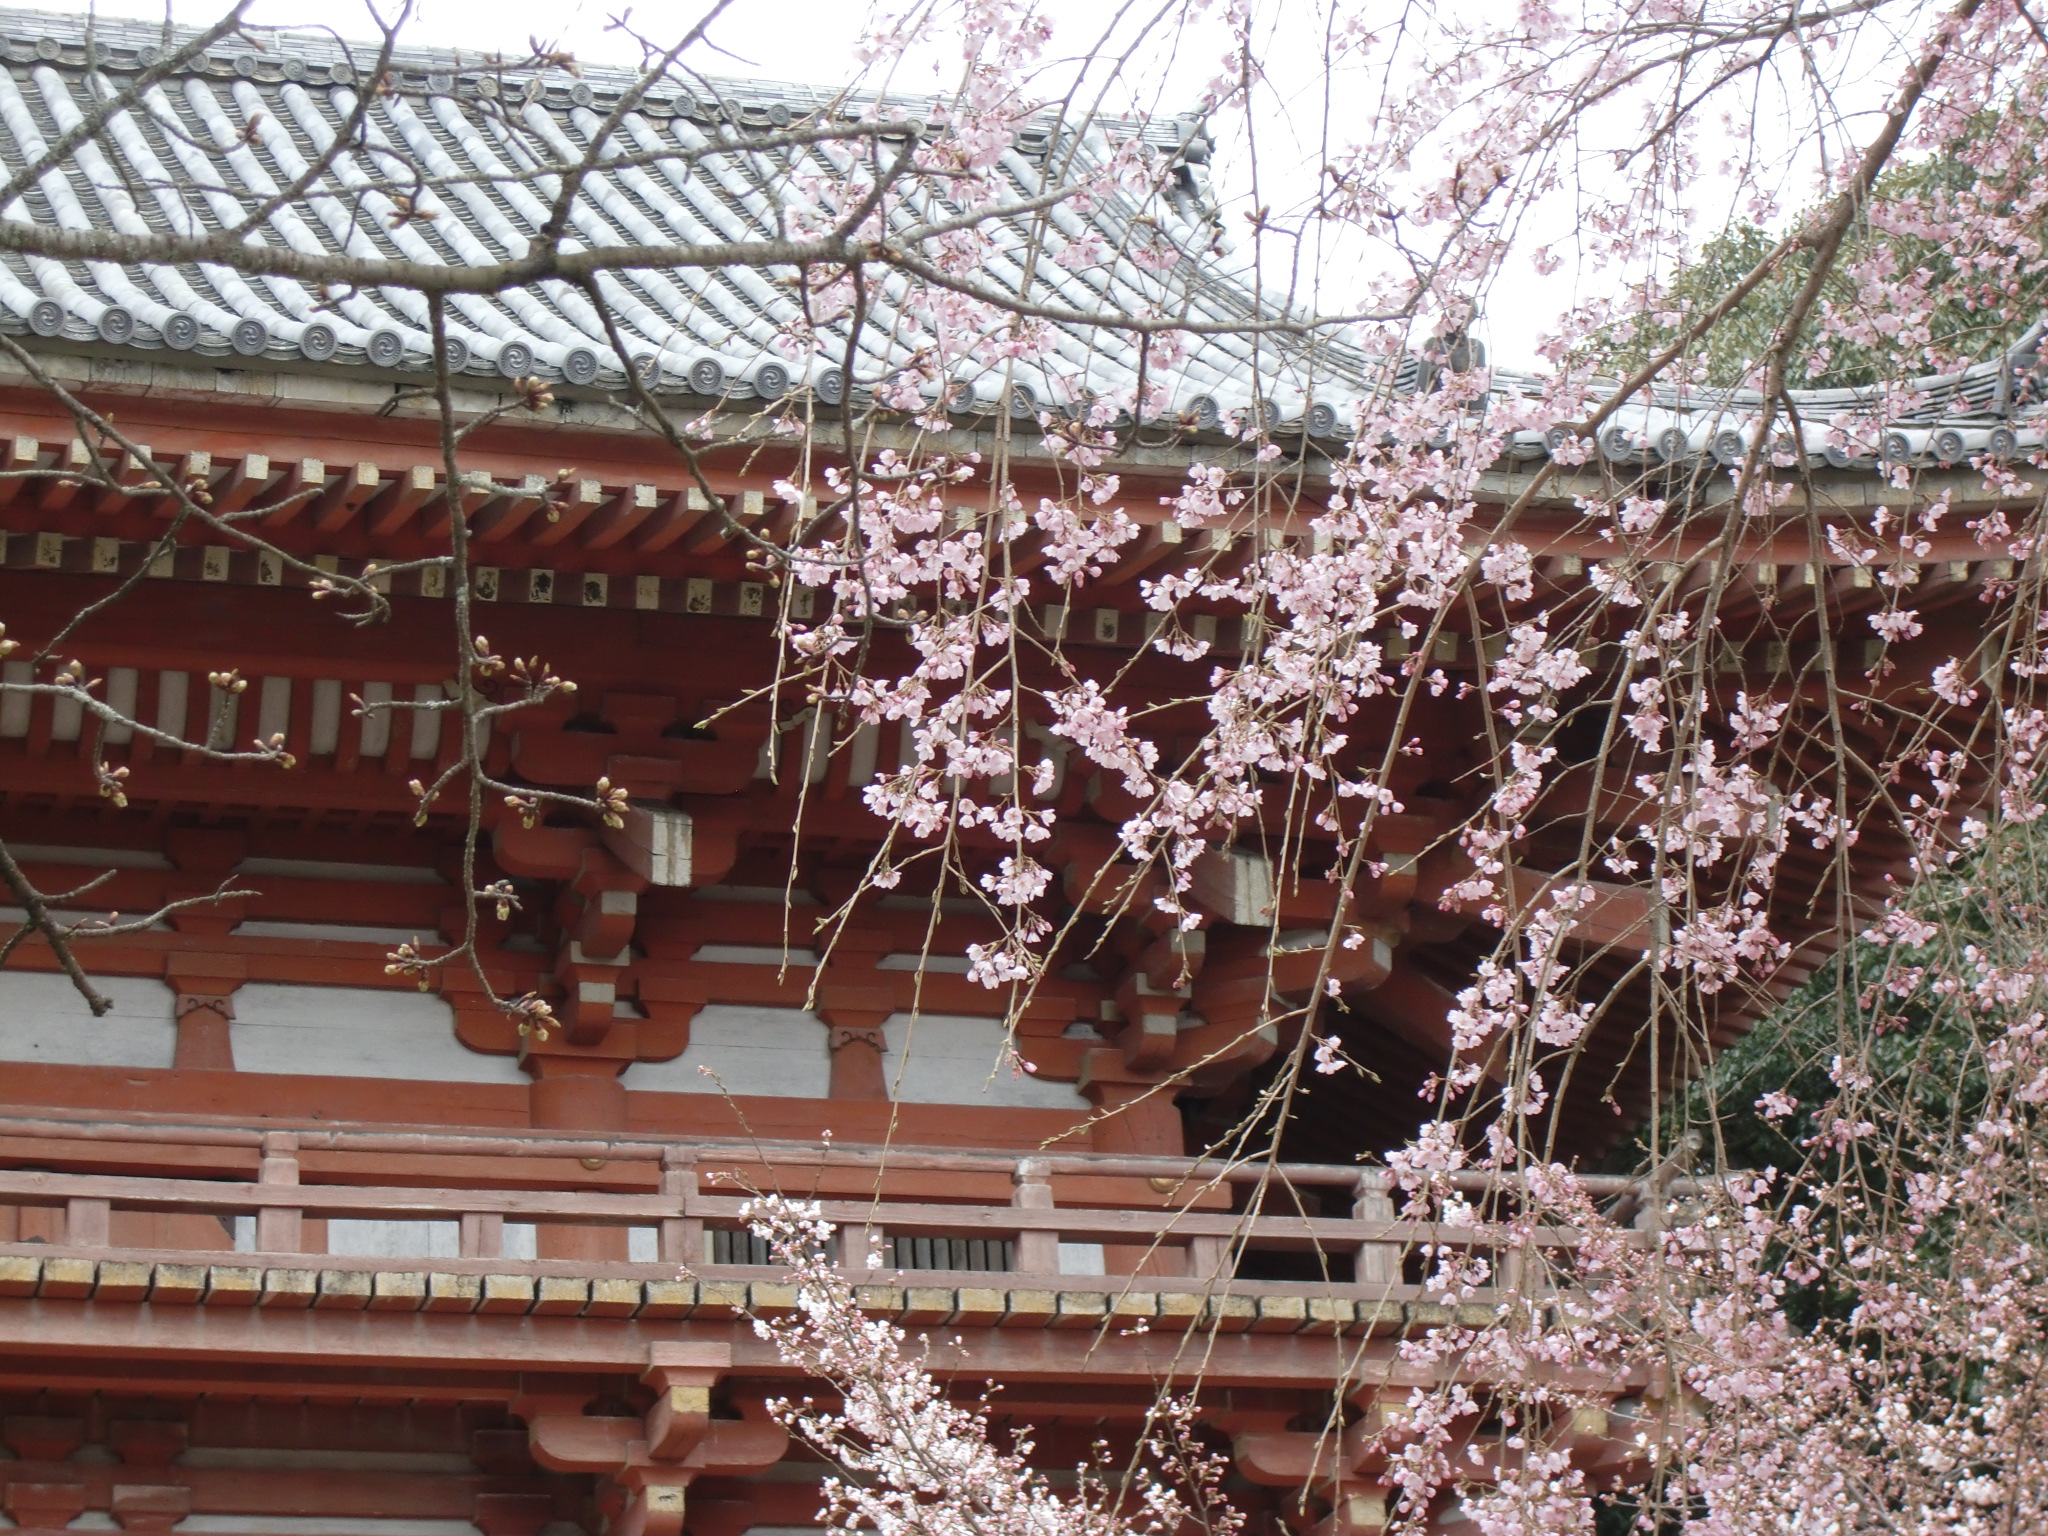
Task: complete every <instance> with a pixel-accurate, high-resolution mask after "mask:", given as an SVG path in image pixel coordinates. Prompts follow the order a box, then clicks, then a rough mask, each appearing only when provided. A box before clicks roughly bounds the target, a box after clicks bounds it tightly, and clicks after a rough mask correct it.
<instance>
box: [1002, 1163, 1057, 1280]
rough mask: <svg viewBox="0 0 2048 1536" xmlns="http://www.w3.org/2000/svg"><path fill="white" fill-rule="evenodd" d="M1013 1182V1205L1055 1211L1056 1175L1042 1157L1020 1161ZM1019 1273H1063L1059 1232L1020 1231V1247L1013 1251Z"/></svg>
mask: <svg viewBox="0 0 2048 1536" xmlns="http://www.w3.org/2000/svg"><path fill="white" fill-rule="evenodd" d="M1010 1182H1011V1183H1012V1184H1013V1185H1015V1188H1014V1189H1013V1190H1012V1192H1011V1194H1010V1204H1011V1205H1013V1206H1016V1207H1017V1208H1018V1209H1020V1210H1026V1211H1049V1210H1051V1209H1052V1174H1051V1173H1050V1172H1049V1171H1048V1170H1047V1168H1046V1165H1045V1162H1044V1160H1043V1159H1041V1158H1036V1157H1025V1158H1019V1159H1018V1160H1017V1166H1016V1168H1015V1169H1013V1170H1012V1171H1011V1174H1010ZM1012 1252H1013V1253H1014V1255H1015V1257H1014V1258H1013V1259H1012V1262H1013V1263H1014V1264H1015V1265H1016V1268H1017V1273H1019V1274H1023V1275H1056V1274H1058V1273H1059V1270H1060V1235H1059V1233H1057V1232H1043V1231H1034V1230H1031V1229H1029V1228H1024V1229H1020V1230H1019V1231H1018V1233H1017V1246H1016V1247H1015V1249H1013V1250H1012Z"/></svg>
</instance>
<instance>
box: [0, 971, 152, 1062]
mask: <svg viewBox="0 0 2048 1536" xmlns="http://www.w3.org/2000/svg"><path fill="white" fill-rule="evenodd" d="M87 958H88V959H90V957H89V956H88V957H87ZM93 986H94V987H95V988H97V989H98V990H99V992H100V994H101V995H102V996H104V997H106V998H107V999H109V1000H110V1001H111V1002H112V1003H113V1005H114V1009H113V1012H111V1013H108V1014H105V1015H103V1016H101V1017H100V1018H97V1019H96V1018H94V1017H93V1016H92V1010H90V1009H89V1008H87V1007H86V1006H85V999H84V998H82V997H80V996H79V995H78V990H77V988H75V987H73V986H72V985H71V978H70V977H68V976H61V975H56V974H45V973H43V972H40V971H15V970H7V971H0V1061H48V1062H58V1063H62V1064H64V1065H66V1066H82V1067H168V1066H169V1065H170V1064H171V1055H172V1053H173V1052H174V1051H176V1049H177V1046H178V1028H177V1025H176V1024H175V1023H173V1022H172V1020H171V1002H172V998H171V989H170V988H169V987H167V986H165V985H164V984H163V983H162V982H161V981H151V980H148V979H146V978H142V977H134V976H95V977H94V978H93Z"/></svg>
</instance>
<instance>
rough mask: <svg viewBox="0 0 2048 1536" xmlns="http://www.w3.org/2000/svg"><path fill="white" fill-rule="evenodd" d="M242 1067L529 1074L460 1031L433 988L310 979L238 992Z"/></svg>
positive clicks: (447, 1078) (420, 1075)
mask: <svg viewBox="0 0 2048 1536" xmlns="http://www.w3.org/2000/svg"><path fill="white" fill-rule="evenodd" d="M231 1034H232V1037H233V1040H234V1047H235V1067H236V1070H238V1071H242V1072H278V1073H288V1074H292V1075H296V1076H310V1077H329V1076H331V1077H391V1078H402V1079H406V1080H409V1081H412V1082H426V1083H504V1084H508V1085H517V1086H524V1085H525V1083H526V1081H527V1078H526V1074H525V1073H524V1072H521V1071H520V1070H519V1065H518V1063H517V1061H516V1060H514V1058H512V1057H510V1056H486V1055H484V1054H483V1053H482V1052H480V1051H472V1050H471V1049H469V1047H468V1046H466V1045H464V1044H463V1043H462V1042H461V1041H460V1040H458V1039H456V1038H455V1011H454V1009H452V1008H450V1007H449V1006H448V1005H447V1004H446V1003H445V1002H443V1001H442V1000H441V999H440V998H438V997H436V996H434V995H433V994H432V993H429V992H411V991H407V992H399V991H383V990H380V989H377V988H369V987H302V986H287V985H285V984H283V983H280V982H258V981H252V982H250V983H249V984H248V985H247V986H245V987H243V988H242V989H241V990H240V991H239V992H237V993H236V994H235V1023H234V1028H233V1030H232V1031H231Z"/></svg>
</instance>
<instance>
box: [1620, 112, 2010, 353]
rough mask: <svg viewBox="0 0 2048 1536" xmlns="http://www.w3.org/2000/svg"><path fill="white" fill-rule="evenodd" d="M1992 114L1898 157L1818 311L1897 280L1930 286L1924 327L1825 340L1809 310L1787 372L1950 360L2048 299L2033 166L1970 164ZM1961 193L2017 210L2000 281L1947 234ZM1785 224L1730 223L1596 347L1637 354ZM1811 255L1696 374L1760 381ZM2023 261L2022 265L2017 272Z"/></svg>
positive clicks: (1797, 258)
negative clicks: (1982, 168) (1916, 156)
mask: <svg viewBox="0 0 2048 1536" xmlns="http://www.w3.org/2000/svg"><path fill="white" fill-rule="evenodd" d="M1988 126H1989V125H1988V124H1981V125H1978V126H1977V127H1976V128H1973V129H1972V131H1971V132H1970V133H1968V134H1965V135H1963V136H1962V137H1960V138H1959V139H1958V140H1957V141H1956V145H1955V148H1954V149H1953V150H1952V151H1951V152H1950V153H1948V154H1945V155H1941V156H1938V157H1934V158H1930V159H1927V160H1922V161H1919V162H1916V163H1914V164H1909V165H1902V166H1900V167H1898V168H1896V169H1895V170H1893V171H1891V172H1889V173H1887V174H1886V175H1885V176H1883V177H1881V178H1880V179H1879V180H1878V183H1877V189H1876V194H1875V196H1874V197H1873V198H1872V200H1871V202H1870V204H1869V206H1868V207H1866V208H1865V209H1864V211H1863V213H1862V215H1861V216H1860V217H1859V218H1858V219H1857V222H1856V224H1855V227H1854V228H1853V229H1852V230H1851V231H1850V234H1849V237H1848V239H1847V241H1846V243H1845V245H1844V249H1843V252H1842V257H1841V260H1840V261H1839V262H1838V263H1837V264H1836V265H1835V267H1834V268H1833V269H1832V271H1831V272H1830V273H1829V275H1828V277H1827V279H1826V280H1825V282H1824V284H1823V287H1822V290H1821V299H1820V305H1819V311H1820V313H1821V314H1835V315H1840V316H1849V317H1854V316H1856V315H1857V314H1859V313H1862V314H1864V315H1866V316H1870V317H1877V316H1881V315H1883V314H1884V313H1886V312H1887V311H1888V310H1889V308H1890V307H1891V306H1892V297H1893V292H1892V291H1893V290H1895V289H1897V288H1900V287H1902V286H1903V287H1911V288H1916V289H1918V288H1924V289H1926V290H1928V291H1931V292H1932V293H1934V294H1935V295H1936V302H1935V304H1934V306H1933V310H1932V315H1931V323H1930V324H1929V325H1928V327H1927V330H1926V332H1925V334H1924V335H1922V336H1918V337H1911V338H1901V337H1899V336H1897V335H1896V334H1891V333H1887V332H1885V331H1883V330H1880V332H1879V334H1878V335H1877V337H1876V338H1874V339H1873V340H1872V341H1870V342H1858V341H1853V340H1847V339H1844V338H1842V337H1841V336H1839V335H1837V336H1834V337H1831V338H1828V339H1825V340H1824V339H1822V332H1821V328H1820V327H1819V326H1818V325H1816V324H1815V323H1813V322H1812V321H1809V323H1808V324H1807V325H1806V326H1805V327H1803V328H1802V331H1801V334H1800V336H1799V338H1798V340H1797V342H1796V344H1795V345H1794V347H1793V349H1792V351H1791V354H1790V358H1789V362H1790V367H1789V370H1788V379H1789V382H1791V383H1793V384H1795V385H1813V386H1830V387H1832V386H1853V385H1864V384H1874V383H1877V382H1879V381H1880V380H1883V379H1888V378H1892V379H1895V378H1902V377H1911V376H1913V375H1917V374H1924V373H1929V372H1941V371H1945V370H1946V369H1948V368H1950V367H1952V366H1953V365H1954V364H1955V362H1956V360H1957V359H1969V358H1979V357H1984V356H1987V355H1990V354H1992V353H1995V352H1997V351H1999V350H2001V349H2003V348H2005V347H2009V346H2010V345H2012V344H2013V343H2014V342H2015V341H2017V340H2018V339H2019V338H2020V336H2021V335H2022V333H2023V332H2025V330H2026V329H2027V327H2028V326H2030V325H2031V324H2033V322H2034V320H2035V319H2036V318H2037V317H2038V316H2039V315H2040V314H2041V312H2042V309H2043V307H2044V305H2048V263H2044V262H2043V261H2042V260H2041V259H2040V256H2039V254H2038V246H2039V245H2041V244H2048V210H2042V209H2034V208H2033V207H2032V200H2031V198H2028V197H2026V194H2027V193H2028V192H2029V191H2030V180H2031V178H2028V177H2025V176H2023V175H2021V174H2020V173H2017V172H2014V173H2008V174H2007V175H2005V176H2000V177H1992V176H1986V175H1983V174H1980V173H1979V172H1978V171H1977V170H1975V169H1974V168H1973V167H1972V165H1971V164H1970V162H1969V157H1968V150H1969V148H1970V146H1971V145H1972V144H1973V143H1974V142H1977V141H1979V140H1981V139H1982V138H1983V137H1984V136H1985V132H1986V130H1987V129H1988ZM2029 169H2034V167H2029ZM1959 199H1961V200H1967V201H1969V202H1971V203H1972V205H1973V207H1974V206H1975V205H1978V204H1980V203H1981V202H1988V203H1989V204H1990V207H1991V209H1992V210H1993V211H1995V212H1997V213H2002V214H2004V215H2007V216H2013V217H2015V218H2016V220H2017V222H2016V227H2015V228H2014V230H2013V231H2011V233H2010V236H2004V237H2002V238H2001V246H2002V247H2003V249H2002V251H2001V254H2002V256H2003V258H2004V260H2003V261H2002V262H2001V263H2000V266H1999V271H2000V281H1999V282H1995V283H1994V282H1987V281H1980V280H1978V277H1977V274H1978V273H1979V272H1980V271H1981V270H1982V261H1981V253H1977V252H1974V251H1964V250H1961V249H1960V248H1959V247H1958V246H1957V244H1956V242H1955V240H1954V239H1952V238H1948V237H1947V236H1946V234H1944V233H1943V232H1944V231H1945V230H1947V229H1948V228H1950V226H1951V225H1953V227H1955V228H1957V229H1960V228H1962V227H1964V226H1965V222H1966V221H1964V220H1963V219H1962V218H1961V217H1960V216H1959V215H1958V213H1957V203H1958V200H1959ZM2023 199H2024V200H2023ZM1817 216H1818V213H1817V210H1813V209H1809V210H1807V211H1806V212H1805V213H1803V214H1801V215H1800V218H1799V219H1798V220H1795V221H1793V224H1792V225H1791V226H1789V227H1792V228H1797V227H1798V225H1799V223H1800V222H1801V221H1804V220H1808V219H1812V218H1815V217H1817ZM1980 217H1981V215H1980V214H1978V213H1975V212H1973V213H1972V215H1971V220H1970V221H1968V222H1969V224H1970V227H1972V228H1973V229H1974V228H1976V227H1977V225H1976V223H1975V221H1976V220H1977V219H1978V218H1980ZM1783 233H1784V232H1783V231H1776V232H1774V231H1772V230H1769V229H1766V228H1764V227H1763V226H1761V225H1758V224H1754V223H1750V222H1748V221H1744V220H1738V221H1736V222H1735V223H1733V224H1730V225H1729V226H1728V227H1727V228H1726V229H1724V230H1722V231H1721V232H1719V233H1718V234H1716V235H1714V236H1713V237H1711V238H1710V239H1708V240H1707V241H1706V242H1705V243H1704V244H1703V245H1702V246H1701V247H1700V250H1699V253H1698V254H1697V255H1696V256H1695V257H1694V258H1693V259H1692V260H1691V261H1689V262H1688V263H1686V264H1685V265H1684V266H1683V267H1682V268H1681V269H1680V270H1679V271H1678V273H1677V274H1676V275H1675V276H1674V277H1673V278H1672V279H1671V280H1670V281H1669V282H1668V283H1667V284H1665V285H1664V286H1663V287H1662V288H1661V290H1658V291H1656V292H1654V293H1653V294H1651V295H1650V296H1649V302H1647V303H1645V304H1644V305H1643V306H1642V308H1641V310H1640V311H1639V314H1638V315H1637V316H1636V317H1632V318H1631V319H1628V320H1625V321H1617V322H1616V323H1615V324H1614V325H1613V326H1611V327H1609V328H1608V330H1607V331H1606V332H1605V333H1603V335H1602V337H1601V339H1600V342H1599V343H1598V344H1597V345H1596V346H1595V347H1594V348H1592V349H1590V350H1591V351H1592V352H1593V354H1594V355H1595V356H1596V358H1597V359H1598V360H1599V361H1600V362H1601V363H1602V364H1603V365H1605V366H1609V367H1612V368H1613V369H1614V370H1615V371H1617V372H1626V371H1629V370H1631V369H1633V368H1636V367H1638V366H1640V365H1641V364H1642V363H1643V361H1644V360H1645V359H1647V358H1649V357H1650V356H1652V355H1654V354H1656V353H1658V352H1660V351H1661V350H1663V349H1664V348H1666V347H1668V346H1669V345H1670V344H1671V342H1672V340H1673V339H1674V338H1675V337H1677V336H1678V335H1679V334H1680V333H1681V332H1682V330H1683V329H1684V328H1685V327H1686V326H1687V325H1688V324H1690V323H1691V322H1692V321H1694V320H1696V319H1697V318H1698V317H1700V316H1701V315H1703V314H1704V313H1706V312H1707V311H1708V310H1709V309H1711V308H1712V307H1713V306H1714V305H1715V304H1716V303H1718V302H1720V300H1721V299H1722V298H1723V297H1725V296H1726V295H1727V294H1728V293H1729V292H1730V291H1731V290H1732V289H1733V288H1734V287H1735V285H1736V284H1737V283H1738V282H1739V281H1740V280H1741V279H1742V278H1743V277H1744V276H1746V275H1747V274H1748V273H1749V272H1750V271H1751V270H1752V269H1754V268H1755V267H1756V266H1757V264H1758V263H1759V262H1761V261H1763V260H1764V259H1765V258H1766V257H1767V256H1768V255H1769V254H1770V253H1771V251H1772V250H1773V248H1774V247H1776V246H1777V245H1778V243H1779V242H1780V240H1781V239H1782V238H1783ZM2029 241H2031V242H2033V243H2034V244H2035V246H2036V250H2035V251H2034V252H2032V253H2030V252H2029V251H2028V250H2026V249H2025V247H2026V245H2027V244H2028V242H2029ZM2015 247H2018V248H2017V249H2015ZM2015 258H2017V261H2015ZM1812 262H1813V256H1812V252H1811V251H1808V250H1806V249H1804V248H1800V249H1795V250H1794V251H1792V252H1791V253H1789V254H1788V255H1786V256H1785V257H1783V258H1782V259H1781V260H1780V262H1779V264H1778V266H1777V267H1776V269H1775V270H1773V271H1772V272H1771V273H1770V275H1769V276H1767V277H1766V278H1765V279H1764V280H1763V281H1762V282H1761V283H1760V284H1758V286H1757V287H1756V288H1755V289H1754V290H1752V291H1751V292H1750V293H1749V294H1748V295H1747V296H1746V297H1745V298H1744V299H1743V300H1742V302H1741V303H1740V304H1738V305H1737V306H1736V307H1735V308H1734V310H1733V311H1732V312H1731V313H1730V314H1728V315H1727V316H1726V317H1725V318H1724V319H1722V320H1721V321H1720V322H1719V323H1718V324H1717V325H1715V326H1714V327H1713V328H1712V329H1711V330H1710V331H1709V332H1708V333H1707V334H1706V335H1705V336H1704V337H1702V338H1701V339H1700V340H1699V342H1698V343H1697V344H1696V346H1695V349H1694V351H1693V354H1692V356H1691V358H1690V359H1689V361H1690V363H1691V368H1692V372H1693V374H1694V376H1695V377H1696V378H1699V379H1700V380H1701V381H1702V382H1704V383H1707V384H1710V385H1714V386H1718V387H1730V386H1735V385H1742V384H1750V385H1754V384H1756V383H1758V382H1759V380H1758V379H1757V378H1756V377H1755V376H1754V375H1755V371H1756V369H1757V365H1758V360H1759V359H1760V358H1762V357H1763V356H1764V354H1765V352H1766V351H1767V350H1768V349H1769V348H1770V347H1771V345H1772V344H1773V343H1774V342H1775V341H1776V339H1777V334H1778V327H1779V325H1780V324H1781V323H1782V321H1783V319H1784V317H1785V315H1786V312H1787V310H1788V308H1789V307H1790V303H1791V300H1792V298H1793V296H1794V295H1795V294H1796V293H1797V292H1798V291H1799V289H1800V287H1801V286H1802V285H1803V284H1804V283H1805V282H1806V280H1807V278H1808V277H1809V275H1810V274H1811V271H1812ZM2015 270H2018V271H2020V272H2021V274H2022V275H2021V276H2020V277H2019V278H2018V279H2017V280H2014V279H2013V272H2014V271H2015ZM1816 318H1817V317H1816Z"/></svg>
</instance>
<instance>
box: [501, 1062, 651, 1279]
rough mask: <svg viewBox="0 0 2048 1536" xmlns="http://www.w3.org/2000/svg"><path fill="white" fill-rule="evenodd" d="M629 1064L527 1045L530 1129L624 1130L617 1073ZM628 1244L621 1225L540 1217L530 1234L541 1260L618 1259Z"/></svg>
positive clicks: (623, 1087) (623, 1102)
mask: <svg viewBox="0 0 2048 1536" xmlns="http://www.w3.org/2000/svg"><path fill="white" fill-rule="evenodd" d="M551 1047H554V1048H553V1049H551ZM629 1063H630V1058H624V1059H622V1058H619V1057H615V1056H606V1055H601V1054H599V1053H598V1052H597V1051H594V1050H582V1051H578V1050H576V1049H575V1048H574V1047H567V1046H555V1043H554V1042H552V1041H549V1042H543V1043H540V1044H537V1045H535V1046H532V1047H529V1048H528V1050H527V1052H526V1056H525V1058H524V1061H523V1062H522V1065H523V1066H524V1067H525V1068H526V1070H527V1071H528V1072H529V1073H531V1074H532V1075H533V1083H532V1086H531V1088H530V1089H529V1090H528V1091H529V1093H530V1095H531V1098H530V1101H529V1106H528V1113H529V1116H530V1118H531V1119H532V1121H533V1125H534V1128H535V1129H536V1130H550V1131H587V1132H593V1133H597V1134H602V1135H609V1134H612V1133H615V1132H621V1131H624V1130H625V1129H626V1085H625V1084H624V1083H623V1082H621V1081H620V1080H619V1074H620V1073H621V1072H623V1071H624V1070H625V1068H626V1067H627V1066H628V1065H629ZM628 1245H629V1239H628V1238H627V1235H626V1229H625V1228H624V1227H575V1226H567V1225H562V1224H557V1223H550V1222H543V1223H542V1224H541V1225H540V1227H539V1229H538V1230H537V1231H536V1233H535V1235H534V1255H535V1257H537V1258H543V1259H579V1260H587V1261H592V1262H597V1263H623V1262H625V1260H626V1258H627V1257H628V1252H629V1248H628Z"/></svg>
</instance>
